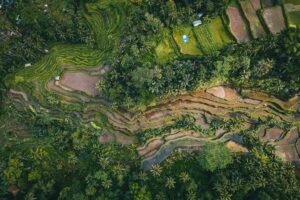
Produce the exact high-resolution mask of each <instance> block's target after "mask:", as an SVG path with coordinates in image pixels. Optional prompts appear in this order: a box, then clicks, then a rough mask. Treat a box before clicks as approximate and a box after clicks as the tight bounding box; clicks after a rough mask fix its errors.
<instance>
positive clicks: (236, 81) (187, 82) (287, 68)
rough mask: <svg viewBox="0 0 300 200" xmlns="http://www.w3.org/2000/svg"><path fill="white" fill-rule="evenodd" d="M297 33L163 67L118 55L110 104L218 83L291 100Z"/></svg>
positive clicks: (111, 76)
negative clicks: (254, 89) (252, 89)
mask: <svg viewBox="0 0 300 200" xmlns="http://www.w3.org/2000/svg"><path fill="white" fill-rule="evenodd" d="M299 31H300V30H299V29H290V30H288V31H286V32H284V33H282V34H281V35H279V36H276V37H274V36H267V37H265V38H262V39H258V40H256V41H254V42H251V43H245V44H232V45H228V46H227V47H226V48H225V49H223V50H222V51H221V52H216V53H215V54H213V55H211V56H206V57H203V58H199V59H197V58H195V59H183V60H175V61H172V62H170V63H167V64H164V65H159V64H156V65H150V66H149V63H148V62H146V64H145V63H144V66H143V65H142V63H141V61H140V62H135V59H134V57H130V56H129V55H128V56H123V57H119V59H118V60H116V61H114V62H113V63H112V66H113V71H112V73H111V74H109V76H108V77H107V79H106V82H105V84H104V88H105V91H106V93H107V95H108V97H110V99H111V100H112V101H114V102H116V103H118V105H123V106H126V107H132V106H133V105H136V104H137V103H138V104H147V103H149V102H152V101H153V100H154V99H155V97H161V96H165V95H170V94H176V93H178V92H180V91H185V90H187V91H192V90H194V89H195V88H197V87H207V86H208V85H210V84H213V83H215V82H216V81H217V82H221V83H223V84H228V85H231V86H234V87H242V88H258V89H260V90H262V91H265V92H267V93H270V94H272V95H277V96H279V97H281V98H289V97H291V96H293V95H295V94H297V93H298V92H299V91H300V88H299V85H300V79H299V76H298V75H299V68H298V67H297V66H299V64H300V59H299V52H300V50H299V47H298V46H299V40H300V38H299V35H300V34H299ZM295 44H296V45H295ZM137 55H138V54H137ZM129 58H130V59H129ZM139 58H140V57H139ZM122 59H123V60H122ZM136 66H139V67H136ZM142 66H143V67H142ZM135 77H139V78H138V79H136V78H135ZM124 99H125V101H124Z"/></svg>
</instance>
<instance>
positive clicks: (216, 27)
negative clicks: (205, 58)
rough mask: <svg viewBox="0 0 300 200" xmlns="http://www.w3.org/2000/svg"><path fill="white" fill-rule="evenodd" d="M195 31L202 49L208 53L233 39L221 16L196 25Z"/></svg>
mask: <svg viewBox="0 0 300 200" xmlns="http://www.w3.org/2000/svg"><path fill="white" fill-rule="evenodd" d="M193 31H194V32H195V35H196V38H197V40H198V42H199V45H200V47H201V49H202V51H203V52H204V53H206V54H209V53H212V52H213V51H216V50H218V49H220V48H222V47H223V46H224V45H226V44H228V43H229V42H230V41H231V39H230V36H229V35H228V34H227V32H226V29H225V27H224V25H223V23H222V20H221V18H220V17H217V18H215V19H213V20H212V22H211V23H209V24H206V25H203V26H198V27H194V28H193Z"/></svg>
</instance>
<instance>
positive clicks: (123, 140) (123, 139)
mask: <svg viewBox="0 0 300 200" xmlns="http://www.w3.org/2000/svg"><path fill="white" fill-rule="evenodd" d="M115 137H116V142H117V143H118V144H123V145H130V144H133V143H134V138H133V137H132V136H128V135H125V134H122V133H116V134H115Z"/></svg>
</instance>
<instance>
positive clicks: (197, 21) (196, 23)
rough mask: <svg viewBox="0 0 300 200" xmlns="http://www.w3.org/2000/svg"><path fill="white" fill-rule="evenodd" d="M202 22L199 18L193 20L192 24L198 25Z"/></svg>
mask: <svg viewBox="0 0 300 200" xmlns="http://www.w3.org/2000/svg"><path fill="white" fill-rule="evenodd" d="M201 24H202V21H201V20H196V21H193V26H200V25H201Z"/></svg>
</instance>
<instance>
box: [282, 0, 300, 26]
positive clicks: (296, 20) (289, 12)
mask: <svg viewBox="0 0 300 200" xmlns="http://www.w3.org/2000/svg"><path fill="white" fill-rule="evenodd" d="M284 11H285V14H286V18H287V21H288V26H289V27H300V2H297V4H296V3H295V4H291V3H288V4H284Z"/></svg>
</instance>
